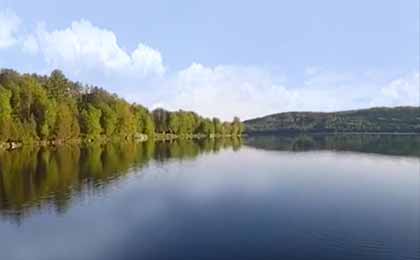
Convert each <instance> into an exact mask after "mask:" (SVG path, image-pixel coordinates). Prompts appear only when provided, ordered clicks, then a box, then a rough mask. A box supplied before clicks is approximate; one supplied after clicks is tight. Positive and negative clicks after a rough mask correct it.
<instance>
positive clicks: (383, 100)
mask: <svg viewBox="0 0 420 260" xmlns="http://www.w3.org/2000/svg"><path fill="white" fill-rule="evenodd" d="M419 75H420V74H419V73H418V72H416V73H411V74H407V75H404V76H402V77H401V78H398V79H395V80H392V81H391V82H389V83H388V84H387V85H386V86H384V87H383V88H381V90H380V92H379V93H378V95H377V96H375V97H374V98H373V100H372V101H371V103H370V105H371V106H401V105H409V106H420V80H419V78H420V76H419Z"/></svg>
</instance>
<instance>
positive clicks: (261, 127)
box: [244, 107, 420, 133]
mask: <svg viewBox="0 0 420 260" xmlns="http://www.w3.org/2000/svg"><path fill="white" fill-rule="evenodd" d="M244 123H245V125H246V131H247V132H249V133H259V132H260V133H261V132H265V133H268V132H271V133H274V132H284V131H288V132H294V131H302V132H304V131H308V132H420V107H395V108H371V109H361V110H353V111H344V112H336V113H312V112H290V113H280V114H274V115H269V116H266V117H262V118H256V119H252V120H248V121H245V122H244Z"/></svg>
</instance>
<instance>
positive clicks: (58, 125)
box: [0, 69, 244, 144]
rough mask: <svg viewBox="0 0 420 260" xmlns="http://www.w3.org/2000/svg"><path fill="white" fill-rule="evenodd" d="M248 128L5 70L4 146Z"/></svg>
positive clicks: (0, 104) (1, 76) (59, 76)
mask: <svg viewBox="0 0 420 260" xmlns="http://www.w3.org/2000/svg"><path fill="white" fill-rule="evenodd" d="M243 130H244V126H243V124H242V123H241V121H240V119H239V118H237V117H235V118H234V119H233V121H232V122H222V121H221V120H220V119H218V118H205V117H202V116H200V115H198V114H197V113H195V112H191V111H183V110H179V111H167V110H165V109H163V108H157V109H155V110H153V111H149V110H148V109H147V108H146V107H144V106H142V105H139V104H136V103H129V102H127V101H125V100H124V99H122V98H120V97H118V96H117V95H115V94H111V93H109V92H108V91H106V90H104V89H103V88H100V87H96V86H89V85H83V84H82V83H80V82H73V81H71V80H69V79H67V78H66V76H65V75H64V74H63V73H62V72H61V71H60V70H54V71H52V72H51V74H50V75H49V76H41V75H37V74H20V73H18V72H16V71H14V70H10V69H2V70H0V144H8V143H19V144H26V143H37V142H38V143H61V142H67V141H70V140H88V141H94V140H98V139H101V140H106V139H110V138H123V139H135V138H143V139H147V138H155V137H162V136H163V137H165V136H169V137H171V138H174V137H184V138H192V137H222V136H239V135H241V134H242V132H243Z"/></svg>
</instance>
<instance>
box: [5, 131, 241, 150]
mask: <svg viewBox="0 0 420 260" xmlns="http://www.w3.org/2000/svg"><path fill="white" fill-rule="evenodd" d="M242 136H244V135H243V134H242V135H237V136H236V135H231V134H229V135H215V134H212V135H210V136H209V135H204V134H188V135H175V134H161V133H156V134H154V135H153V136H152V137H149V136H148V135H146V134H136V135H135V136H132V137H122V136H114V137H106V136H101V137H99V138H96V139H92V138H83V137H81V138H74V139H67V140H41V141H39V140H36V141H31V142H21V141H10V142H0V151H1V150H3V151H12V150H16V149H19V148H22V147H24V146H39V147H50V146H51V147H53V146H59V145H66V144H73V145H83V144H92V143H101V144H104V143H112V142H115V141H133V142H137V143H141V142H147V141H153V142H166V141H173V140H178V139H182V140H198V139H216V138H241V137H242Z"/></svg>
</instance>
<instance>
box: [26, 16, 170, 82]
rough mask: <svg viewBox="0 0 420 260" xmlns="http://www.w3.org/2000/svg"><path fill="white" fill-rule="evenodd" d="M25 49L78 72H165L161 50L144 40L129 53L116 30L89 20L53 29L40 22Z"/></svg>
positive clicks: (68, 69)
mask: <svg viewBox="0 0 420 260" xmlns="http://www.w3.org/2000/svg"><path fill="white" fill-rule="evenodd" d="M23 49H24V50H25V51H27V52H30V53H34V54H35V53H40V54H41V55H42V56H43V57H44V59H45V61H46V62H47V64H48V65H49V66H50V67H58V68H62V69H64V70H65V71H66V72H69V73H71V74H75V75H77V74H79V73H81V72H86V71H92V70H93V71H101V72H103V73H118V74H120V75H126V76H129V75H136V76H142V77H146V76H161V75H162V74H163V73H164V72H165V68H164V66H163V63H162V57H161V54H160V53H159V52H158V51H157V50H154V49H152V48H151V47H148V46H146V45H144V44H142V43H140V44H139V45H138V47H137V48H136V49H135V50H134V51H133V52H132V53H128V52H126V51H125V50H123V49H122V48H121V47H120V46H119V45H118V42H117V37H116V36H115V34H114V33H113V32H112V31H110V30H107V29H103V28H99V27H96V26H94V25H92V24H91V23H90V22H89V21H87V20H80V21H75V22H72V24H71V26H70V27H68V28H66V29H62V30H53V31H48V30H47V29H46V26H45V25H44V24H39V25H38V27H37V29H36V31H35V32H34V33H33V34H31V35H29V36H27V37H26V40H25V41H24V43H23Z"/></svg>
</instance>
